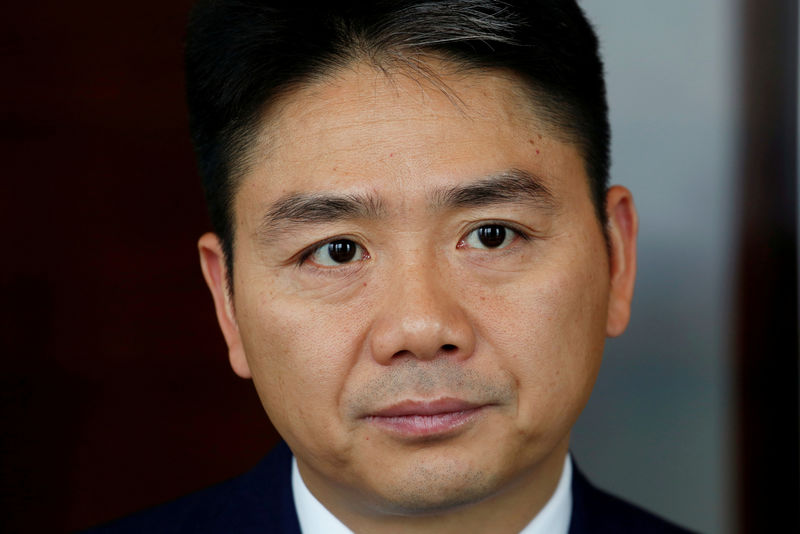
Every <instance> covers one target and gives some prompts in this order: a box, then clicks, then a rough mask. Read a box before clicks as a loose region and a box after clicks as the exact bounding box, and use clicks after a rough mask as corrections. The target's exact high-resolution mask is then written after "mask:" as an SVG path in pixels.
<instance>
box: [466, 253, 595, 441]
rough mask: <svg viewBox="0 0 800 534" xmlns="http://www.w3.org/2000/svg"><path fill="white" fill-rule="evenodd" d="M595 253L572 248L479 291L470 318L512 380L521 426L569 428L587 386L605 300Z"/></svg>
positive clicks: (591, 377)
mask: <svg viewBox="0 0 800 534" xmlns="http://www.w3.org/2000/svg"><path fill="white" fill-rule="evenodd" d="M588 250H591V249H588ZM594 258H595V255H594V254H587V249H582V248H580V247H576V248H575V249H574V250H573V251H572V253H570V254H565V255H562V257H561V258H554V259H551V260H548V261H547V262H541V263H540V264H539V265H537V267H536V269H532V270H531V271H530V272H529V273H528V274H527V276H526V277H525V278H524V279H522V280H519V281H517V282H516V283H514V284H513V286H511V287H508V288H503V289H502V290H501V291H496V292H494V293H493V294H491V295H490V294H487V293H484V294H483V295H482V298H481V302H480V304H481V305H482V306H483V308H482V309H483V310H484V313H481V314H480V316H475V318H474V321H475V322H476V324H478V325H480V326H479V328H478V330H479V332H480V336H481V338H482V341H483V342H484V343H485V344H486V345H487V346H489V347H491V348H490V352H491V353H492V354H493V355H494V357H495V358H497V359H498V360H499V361H500V362H502V363H501V365H503V366H504V367H505V370H506V371H507V372H509V373H510V374H512V375H513V376H514V377H515V379H516V381H517V384H518V388H519V395H520V405H519V410H520V414H519V415H520V417H519V420H520V421H521V422H522V424H523V425H528V426H529V427H528V429H527V430H528V431H534V432H538V431H540V430H543V429H544V428H546V427H550V426H552V425H563V426H564V427H565V428H568V427H569V425H571V424H572V422H573V421H574V419H575V418H577V415H578V413H579V412H580V410H581V409H582V408H583V406H584V405H585V403H586V401H587V400H588V397H589V393H590V392H591V389H592V386H593V385H594V380H595V378H596V376H597V372H598V369H599V365H600V361H601V359H602V351H603V344H604V340H605V321H606V312H607V300H608V282H607V276H604V274H603V273H604V271H603V269H604V268H605V267H604V264H603V262H602V258H600V260H597V259H594ZM477 304H478V303H476V308H478V309H480V308H479V307H477ZM487 307H488V308H489V309H488V310H487ZM476 308H474V309H476ZM485 311H489V313H485Z"/></svg>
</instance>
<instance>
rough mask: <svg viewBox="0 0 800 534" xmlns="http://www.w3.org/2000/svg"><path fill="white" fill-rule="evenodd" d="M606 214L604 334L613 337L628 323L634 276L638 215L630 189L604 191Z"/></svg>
mask: <svg viewBox="0 0 800 534" xmlns="http://www.w3.org/2000/svg"><path fill="white" fill-rule="evenodd" d="M606 214H607V216H608V227H607V232H608V240H609V269H610V271H611V286H610V291H609V295H608V318H607V321H606V334H607V335H608V336H609V337H616V336H618V335H620V334H622V333H623V332H624V331H625V328H626V327H627V326H628V320H629V319H630V316H631V300H632V299H633V285H634V281H635V279H636V234H637V233H638V231H639V218H638V216H637V215H636V206H634V205H633V195H632V194H631V192H630V191H628V190H627V189H626V188H624V187H622V186H620V185H615V186H612V187H611V188H610V189H609V190H608V194H607V195H606Z"/></svg>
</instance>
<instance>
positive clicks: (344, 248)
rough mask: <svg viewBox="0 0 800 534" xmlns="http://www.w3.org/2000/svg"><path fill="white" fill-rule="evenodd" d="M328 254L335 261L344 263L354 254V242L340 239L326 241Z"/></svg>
mask: <svg viewBox="0 0 800 534" xmlns="http://www.w3.org/2000/svg"><path fill="white" fill-rule="evenodd" d="M328 254H329V255H330V257H331V259H332V260H333V261H335V262H336V263H345V262H348V261H350V260H352V259H353V258H354V257H355V255H356V244H355V243H353V242H352V241H347V240H342V241H333V242H332V243H328Z"/></svg>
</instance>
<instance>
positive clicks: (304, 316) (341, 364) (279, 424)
mask: <svg viewBox="0 0 800 534" xmlns="http://www.w3.org/2000/svg"><path fill="white" fill-rule="evenodd" d="M251 287H252V286H251ZM237 311H238V313H237V316H239V330H240V334H241V336H242V340H243V343H244V348H245V353H246V355H247V361H248V364H249V365H250V369H251V371H252V375H253V381H254V383H255V386H256V389H257V391H258V394H259V397H260V398H261V401H262V403H263V405H264V408H265V409H266V411H267V413H268V414H269V416H270V418H271V419H272V421H273V423H274V424H275V426H276V428H277V429H278V431H279V432H281V433H282V434H283V435H284V436H287V439H291V438H290V436H292V435H296V434H311V433H314V434H315V435H319V433H320V432H321V431H323V432H324V430H321V427H323V428H332V427H333V425H332V421H334V420H335V419H336V418H337V417H338V412H337V407H338V406H339V398H340V395H341V392H342V389H343V387H344V384H345V382H346V380H347V377H348V375H349V373H350V371H351V369H352V367H353V365H354V364H355V361H356V359H357V356H358V353H359V346H360V344H361V339H363V336H364V334H363V333H362V332H360V331H359V330H358V328H359V325H360V324H362V323H361V322H360V321H357V320H353V318H351V317H349V316H348V312H347V311H346V310H341V309H339V308H336V309H334V308H332V307H325V306H315V305H313V304H309V302H308V301H299V300H294V299H292V298H287V297H285V296H284V297H281V298H275V297H274V296H271V295H270V293H269V292H267V291H265V292H263V293H262V294H260V295H258V296H257V297H255V298H253V300H252V301H250V302H247V303H246V304H245V305H243V306H242V307H241V308H239V309H238V310H237Z"/></svg>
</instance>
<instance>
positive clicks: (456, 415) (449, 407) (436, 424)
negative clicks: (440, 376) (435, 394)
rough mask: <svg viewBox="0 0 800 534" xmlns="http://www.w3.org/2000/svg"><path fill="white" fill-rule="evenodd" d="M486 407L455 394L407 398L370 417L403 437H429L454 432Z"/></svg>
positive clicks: (377, 423) (389, 430) (370, 420)
mask: <svg viewBox="0 0 800 534" xmlns="http://www.w3.org/2000/svg"><path fill="white" fill-rule="evenodd" d="M483 408H485V405H481V404H474V403H471V402H467V401H465V400H461V399H453V398H442V399H437V400H431V401H415V400H405V401H402V402H399V403H396V404H393V405H391V406H389V407H387V408H383V409H381V410H378V411H377V412H375V413H372V414H370V415H368V416H367V417H366V420H367V421H368V422H369V423H370V424H373V425H375V426H377V427H379V428H381V429H383V430H386V431H388V432H390V433H392V434H396V435H399V436H402V437H410V438H413V437H428V438H429V437H435V436H445V435H450V434H452V433H454V432H455V431H457V430H458V429H460V428H462V427H464V426H467V425H468V424H469V423H471V422H472V421H474V420H475V419H476V418H477V417H478V415H479V414H480V413H481V412H482V410H483Z"/></svg>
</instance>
